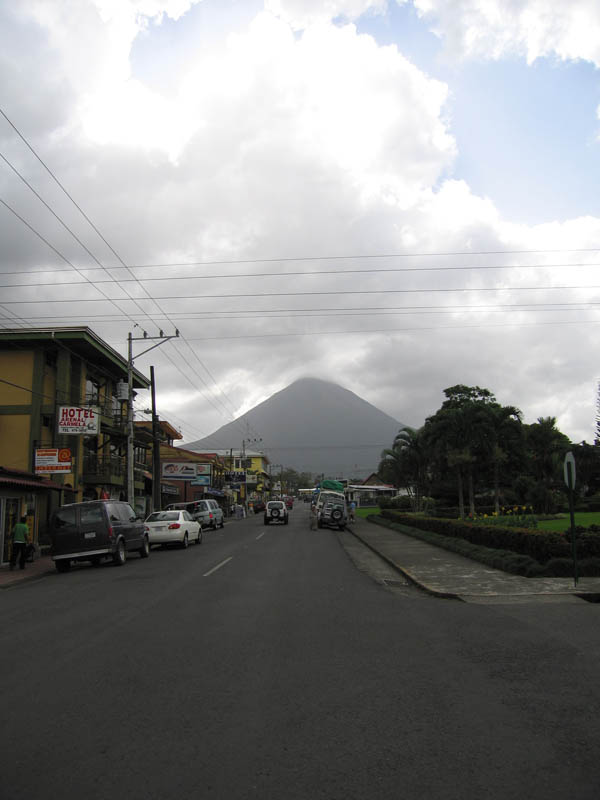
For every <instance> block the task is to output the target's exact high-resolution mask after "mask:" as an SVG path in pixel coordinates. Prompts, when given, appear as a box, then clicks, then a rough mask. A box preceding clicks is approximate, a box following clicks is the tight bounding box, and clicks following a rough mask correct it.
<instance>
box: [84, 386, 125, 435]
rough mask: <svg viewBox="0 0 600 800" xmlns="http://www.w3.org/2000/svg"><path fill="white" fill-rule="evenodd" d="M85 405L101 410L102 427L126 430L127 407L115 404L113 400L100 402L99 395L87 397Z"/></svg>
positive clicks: (122, 404)
mask: <svg viewBox="0 0 600 800" xmlns="http://www.w3.org/2000/svg"><path fill="white" fill-rule="evenodd" d="M84 405H86V406H96V408H98V409H100V417H101V419H102V427H104V428H113V429H115V428H117V429H119V430H124V429H125V427H126V425H127V405H126V404H124V403H115V402H114V400H113V398H110V399H109V400H99V399H98V397H97V395H86V396H85V399H84Z"/></svg>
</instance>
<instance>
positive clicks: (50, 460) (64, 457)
mask: <svg viewBox="0 0 600 800" xmlns="http://www.w3.org/2000/svg"><path fill="white" fill-rule="evenodd" d="M57 472H62V473H69V472H71V451H70V450H69V448H67V447H61V448H58V447H46V448H43V449H42V448H40V449H36V451H35V474H36V475H48V474H49V473H57Z"/></svg>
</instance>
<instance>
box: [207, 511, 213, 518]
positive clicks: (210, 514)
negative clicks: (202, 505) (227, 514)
mask: <svg viewBox="0 0 600 800" xmlns="http://www.w3.org/2000/svg"><path fill="white" fill-rule="evenodd" d="M208 518H209V519H212V518H213V515H212V511H209V513H208Z"/></svg>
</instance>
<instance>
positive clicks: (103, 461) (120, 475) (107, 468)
mask: <svg viewBox="0 0 600 800" xmlns="http://www.w3.org/2000/svg"><path fill="white" fill-rule="evenodd" d="M126 474H127V459H126V458H125V457H124V456H117V455H113V454H112V453H85V454H84V456H83V481H84V483H116V484H122V483H123V482H124V481H125V477H126Z"/></svg>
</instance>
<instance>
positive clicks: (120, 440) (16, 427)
mask: <svg viewBox="0 0 600 800" xmlns="http://www.w3.org/2000/svg"><path fill="white" fill-rule="evenodd" d="M127 375H128V370H127V360H126V359H125V358H123V357H122V356H121V355H120V354H119V353H117V352H116V351H115V350H113V349H112V348H111V347H110V346H109V345H108V344H107V343H106V342H104V341H103V340H102V339H100V337H98V336H97V335H96V334H95V333H94V332H93V331H92V330H91V329H90V328H88V327H85V326H78V327H66V328H44V329H42V328H18V329H2V330H0V467H1V468H3V469H4V470H5V471H7V470H8V471H11V470H12V471H14V470H18V471H19V472H20V473H21V475H20V480H21V481H27V480H28V481H31V482H33V485H29V486H24V485H23V486H22V487H21V488H22V491H20V490H19V488H18V487H19V484H18V483H17V482H15V480H13V481H12V483H6V482H5V484H4V485H3V484H2V483H1V482H0V493H1V500H0V525H1V527H0V538H1V539H2V542H1V543H0V544H2V543H3V542H5V541H6V538H7V535H8V533H9V531H10V527H9V526H10V524H11V518H10V515H11V514H14V513H16V512H17V513H21V514H26V516H27V517H28V520H29V524H30V529H31V531H32V533H33V535H34V538H35V540H36V541H41V542H42V543H43V541H44V534H45V528H46V526H47V523H48V520H49V516H50V514H51V512H52V510H53V509H54V508H56V507H57V506H58V505H62V504H64V503H70V502H78V501H81V500H92V499H98V498H102V497H104V498H113V499H119V498H124V497H125V496H126V492H127V474H126V473H127V470H126V466H127V465H126V460H127V458H126V456H127V394H126V392H125V391H124V386H125V385H126V382H127ZM149 386H150V382H149V380H148V379H147V378H146V377H144V376H143V375H142V374H141V373H140V372H138V371H137V370H135V369H134V370H133V387H134V390H135V389H147V388H148V387H149ZM146 449H147V445H146V443H145V442H144V441H142V440H134V452H135V461H136V465H135V467H136V468H135V481H134V483H135V495H136V506H137V505H139V506H140V509H139V510H140V511H142V508H145V505H146V503H145V501H144V495H145V493H146V491H147V486H146V482H145V481H146V478H147V469H146ZM5 477H7V476H6V475H5ZM8 477H10V476H8ZM50 483H51V484H52V486H50V485H49V484H50ZM9 509H10V514H9ZM0 552H1V551H0Z"/></svg>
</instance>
